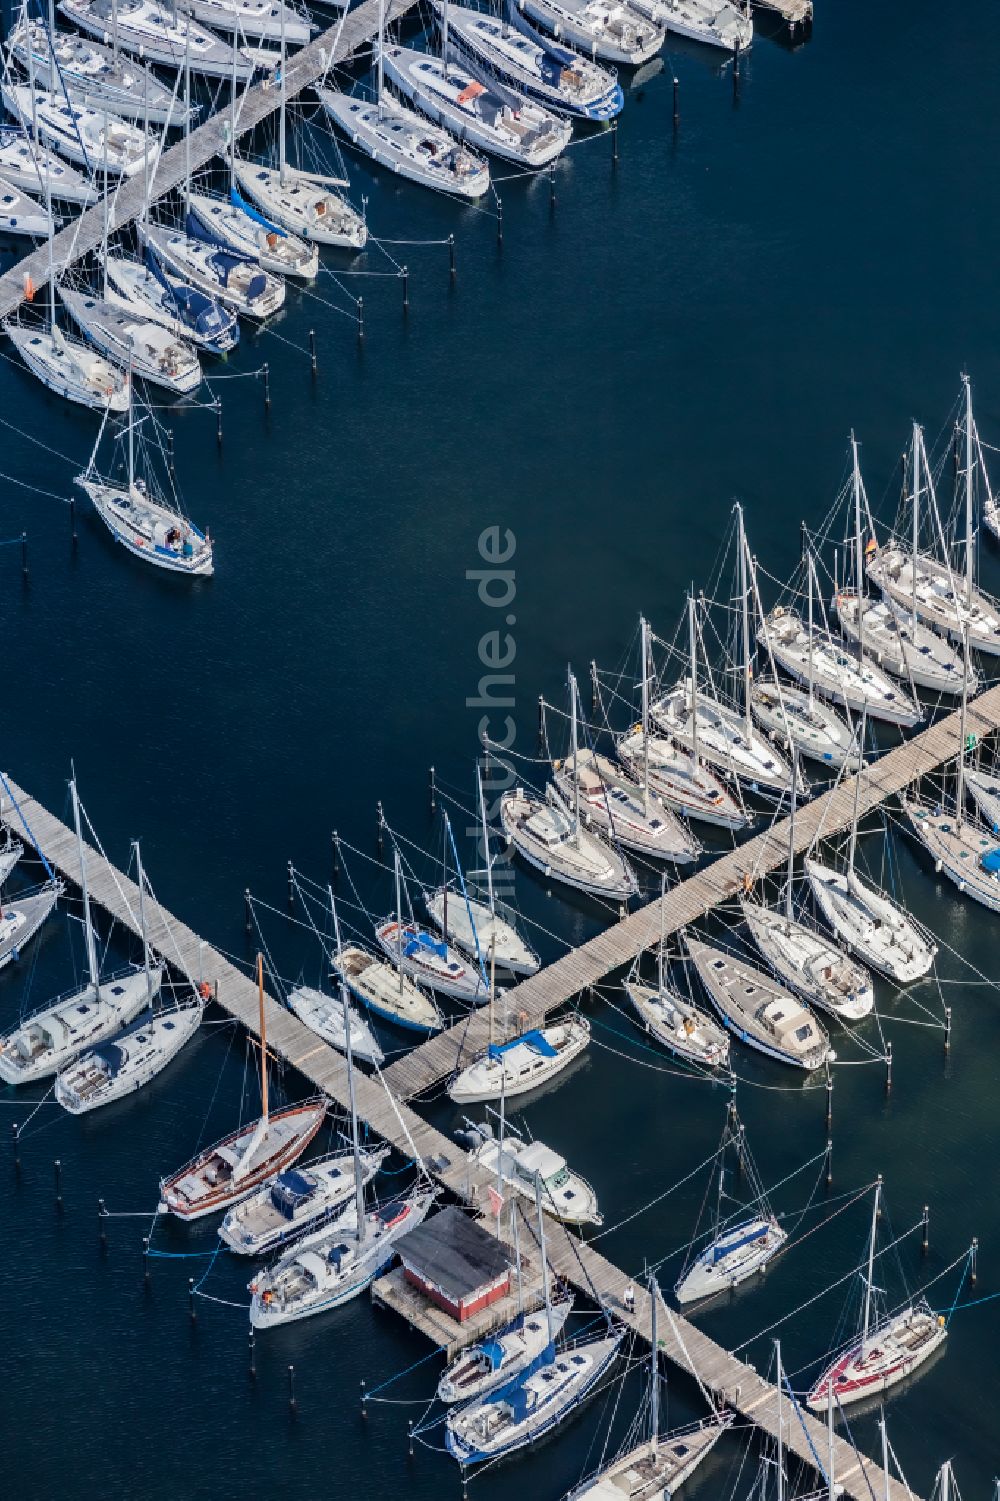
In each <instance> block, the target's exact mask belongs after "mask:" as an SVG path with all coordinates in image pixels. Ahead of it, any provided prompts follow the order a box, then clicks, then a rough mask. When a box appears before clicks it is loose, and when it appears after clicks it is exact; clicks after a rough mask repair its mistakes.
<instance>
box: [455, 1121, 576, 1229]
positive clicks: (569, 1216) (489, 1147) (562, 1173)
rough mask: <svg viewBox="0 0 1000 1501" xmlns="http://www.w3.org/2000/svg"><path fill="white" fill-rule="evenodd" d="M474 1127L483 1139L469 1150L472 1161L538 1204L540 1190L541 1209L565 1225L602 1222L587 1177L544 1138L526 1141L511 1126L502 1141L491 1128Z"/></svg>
mask: <svg viewBox="0 0 1000 1501" xmlns="http://www.w3.org/2000/svg"><path fill="white" fill-rule="evenodd" d="M472 1129H473V1130H474V1131H475V1132H476V1133H477V1134H478V1135H481V1136H482V1137H483V1140H482V1141H481V1142H480V1143H479V1144H478V1145H477V1146H475V1147H473V1148H472V1150H471V1152H470V1154H469V1155H470V1160H471V1161H472V1162H474V1163H475V1165H476V1166H477V1167H481V1168H484V1169H485V1170H486V1171H487V1172H488V1173H490V1175H491V1176H492V1177H493V1178H494V1179H496V1178H501V1177H502V1178H503V1181H504V1182H505V1183H506V1184H507V1185H508V1187H510V1188H513V1189H514V1190H515V1191H516V1192H517V1193H519V1194H521V1195H523V1196H524V1197H525V1198H527V1199H530V1201H531V1203H532V1204H534V1203H535V1199H536V1194H537V1192H538V1191H539V1189H540V1191H541V1198H542V1208H543V1209H544V1210H545V1211H546V1212H547V1213H548V1214H551V1215H552V1216H553V1218H554V1219H557V1220H562V1222H563V1224H566V1225H577V1226H580V1225H600V1224H602V1223H603V1219H602V1216H601V1214H600V1212H599V1210H598V1208H597V1195H596V1194H595V1192H594V1190H593V1189H592V1188H591V1186H590V1184H589V1183H588V1182H587V1180H586V1179H585V1178H581V1177H580V1175H579V1174H578V1173H574V1172H571V1171H570V1169H569V1167H567V1165H566V1159H565V1157H560V1155H559V1153H558V1152H554V1151H553V1150H552V1148H551V1147H547V1146H546V1145H545V1143H544V1142H541V1141H529V1142H526V1141H523V1140H522V1139H521V1137H519V1136H517V1135H516V1134H515V1133H514V1132H513V1131H511V1130H510V1129H509V1128H508V1130H507V1133H506V1135H505V1136H504V1139H503V1142H502V1143H501V1142H500V1141H499V1140H498V1138H497V1137H495V1136H494V1135H493V1134H492V1130H491V1129H490V1128H488V1127H484V1126H477V1127H472Z"/></svg>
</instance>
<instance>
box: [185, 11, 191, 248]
mask: <svg viewBox="0 0 1000 1501" xmlns="http://www.w3.org/2000/svg"><path fill="white" fill-rule="evenodd" d="M190 212H191V18H190V16H189V17H188V24H187V27H186V28H185V31H184V213H185V215H187V214H189V213H190ZM186 227H187V226H186V225H185V228H186Z"/></svg>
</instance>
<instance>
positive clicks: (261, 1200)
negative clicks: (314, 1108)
mask: <svg viewBox="0 0 1000 1501" xmlns="http://www.w3.org/2000/svg"><path fill="white" fill-rule="evenodd" d="M388 1155H389V1148H388V1147H380V1148H379V1149H378V1150H377V1151H374V1152H364V1151H363V1152H360V1154H359V1156H360V1162H361V1182H362V1186H363V1185H365V1184H367V1183H370V1182H371V1180H372V1179H373V1178H374V1176H375V1174H376V1173H377V1172H378V1170H379V1168H380V1167H381V1166H382V1163H383V1162H384V1161H385V1159H386V1158H387V1157H388ZM355 1189H356V1180H355V1177H354V1152H353V1150H352V1149H351V1148H348V1149H347V1150H346V1151H340V1152H331V1153H330V1154H329V1156H327V1157H317V1158H315V1159H314V1160H313V1161H312V1162H307V1163H303V1164H301V1165H300V1166H298V1167H292V1168H288V1169H286V1170H285V1171H284V1172H282V1173H278V1175H277V1176H276V1177H275V1178H272V1179H271V1180H270V1181H269V1182H267V1183H265V1184H264V1185H263V1187H261V1188H259V1189H257V1191H256V1192H255V1193H253V1194H251V1195H250V1197H249V1198H248V1199H244V1200H243V1201H242V1202H241V1203H239V1204H234V1205H233V1207H232V1208H231V1209H229V1210H227V1211H226V1215H225V1218H224V1219H223V1221H222V1224H221V1225H220V1226H219V1239H220V1240H221V1241H223V1242H224V1243H225V1244H226V1245H227V1246H228V1247H229V1249H230V1250H231V1251H235V1253H236V1255H237V1256H266V1255H267V1254H268V1253H269V1252H270V1251H277V1250H281V1249H282V1248H283V1247H284V1246H287V1245H290V1244H291V1242H292V1241H293V1240H298V1239H299V1238H300V1237H301V1236H303V1235H308V1234H311V1233H313V1232H314V1231H316V1230H319V1229H320V1228H321V1226H323V1225H325V1224H326V1223H327V1221H328V1220H331V1219H333V1217H334V1215H336V1214H337V1213H338V1211H339V1210H340V1209H341V1208H342V1207H343V1206H344V1204H346V1203H347V1201H348V1200H349V1199H351V1198H352V1197H353V1196H354V1193H355Z"/></svg>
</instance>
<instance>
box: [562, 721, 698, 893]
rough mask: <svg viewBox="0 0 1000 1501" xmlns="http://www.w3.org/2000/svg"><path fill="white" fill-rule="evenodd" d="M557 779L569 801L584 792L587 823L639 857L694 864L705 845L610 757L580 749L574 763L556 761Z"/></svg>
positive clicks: (582, 806) (582, 802) (584, 815)
mask: <svg viewBox="0 0 1000 1501" xmlns="http://www.w3.org/2000/svg"><path fill="white" fill-rule="evenodd" d="M552 770H553V780H554V782H555V785H556V787H557V788H558V790H559V793H560V794H561V796H562V797H563V798H564V799H565V801H567V802H569V801H570V799H571V798H572V797H573V791H574V786H575V785H576V784H577V783H578V784H579V790H580V807H581V813H582V817H583V822H584V824H585V825H586V826H588V827H594V828H597V829H600V830H601V831H602V832H603V833H606V834H610V835H611V837H612V838H613V839H614V840H615V843H616V844H619V845H622V846H623V847H624V848H625V849H628V850H633V851H635V853H637V854H641V855H646V856H653V857H654V858H655V859H658V860H670V861H672V862H674V863H675V864H678V865H682V864H688V863H689V862H690V861H692V860H696V859H697V858H698V856H699V854H700V853H701V846H700V844H699V843H698V841H697V840H696V839H695V837H694V835H693V834H692V833H691V831H690V829H689V828H688V827H687V825H686V824H685V823H683V822H682V820H681V819H680V818H679V817H678V816H677V814H676V813H674V812H673V811H672V810H671V809H669V808H667V807H666V805H665V804H664V803H662V802H661V801H660V799H659V798H658V797H657V796H656V794H655V793H654V792H651V791H650V789H649V780H648V778H647V779H646V781H645V783H644V784H642V785H640V783H638V782H635V781H633V780H632V778H631V777H629V776H626V775H625V774H624V773H623V772H621V771H619V770H618V769H617V768H616V767H615V765H614V763H613V762H612V761H610V760H609V759H608V757H607V756H602V755H600V754H599V753H598V752H597V751H593V750H590V749H589V748H587V749H584V750H578V751H577V755H576V765H575V767H574V765H573V763H572V761H570V760H563V761H553V763H552Z"/></svg>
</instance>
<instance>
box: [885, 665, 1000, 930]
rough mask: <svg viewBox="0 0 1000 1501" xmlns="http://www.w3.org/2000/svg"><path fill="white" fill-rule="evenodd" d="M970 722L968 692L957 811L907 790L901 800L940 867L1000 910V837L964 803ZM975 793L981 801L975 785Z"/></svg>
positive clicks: (970, 893) (966, 892) (962, 726)
mask: <svg viewBox="0 0 1000 1501" xmlns="http://www.w3.org/2000/svg"><path fill="white" fill-rule="evenodd" d="M965 726H966V694H965V693H964V692H963V693H962V709H961V718H960V733H959V740H958V743H959V752H958V760H957V772H958V783H957V787H956V790H955V809H954V812H953V813H949V812H948V811H947V809H945V808H944V807H943V806H942V804H940V803H938V804H931V803H928V802H927V801H925V800H924V799H922V798H920V797H916V796H909V795H905V794H904V795H903V796H902V797H901V798H900V802H901V803H902V807H903V812H904V814H905V815H906V817H907V819H908V820H909V824H910V828H911V829H912V830H913V832H914V834H915V835H916V836H917V839H918V840H919V841H920V843H921V844H922V845H923V846H924V848H925V849H926V850H927V852H928V854H929V855H930V856H931V858H932V859H933V861H934V869H935V871H936V872H937V873H940V872H942V871H943V872H944V874H945V875H946V876H947V877H948V879H949V881H951V882H952V883H953V884H954V885H955V886H957V887H958V889H959V891H960V892H962V893H963V895H965V896H971V897H972V899H973V901H976V902H979V904H980V906H983V907H988V908H989V909H990V910H991V911H993V912H1000V837H998V835H997V834H996V833H995V832H994V830H993V829H992V828H991V827H989V826H987V825H986V824H983V823H982V822H980V820H979V818H978V817H971V818H970V816H969V813H968V811H967V809H966V806H965V792H966V776H967V772H966V767H965V750H966V733H965ZM973 798H974V800H975V801H976V803H977V806H978V803H979V799H978V798H976V796H975V790H973Z"/></svg>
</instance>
